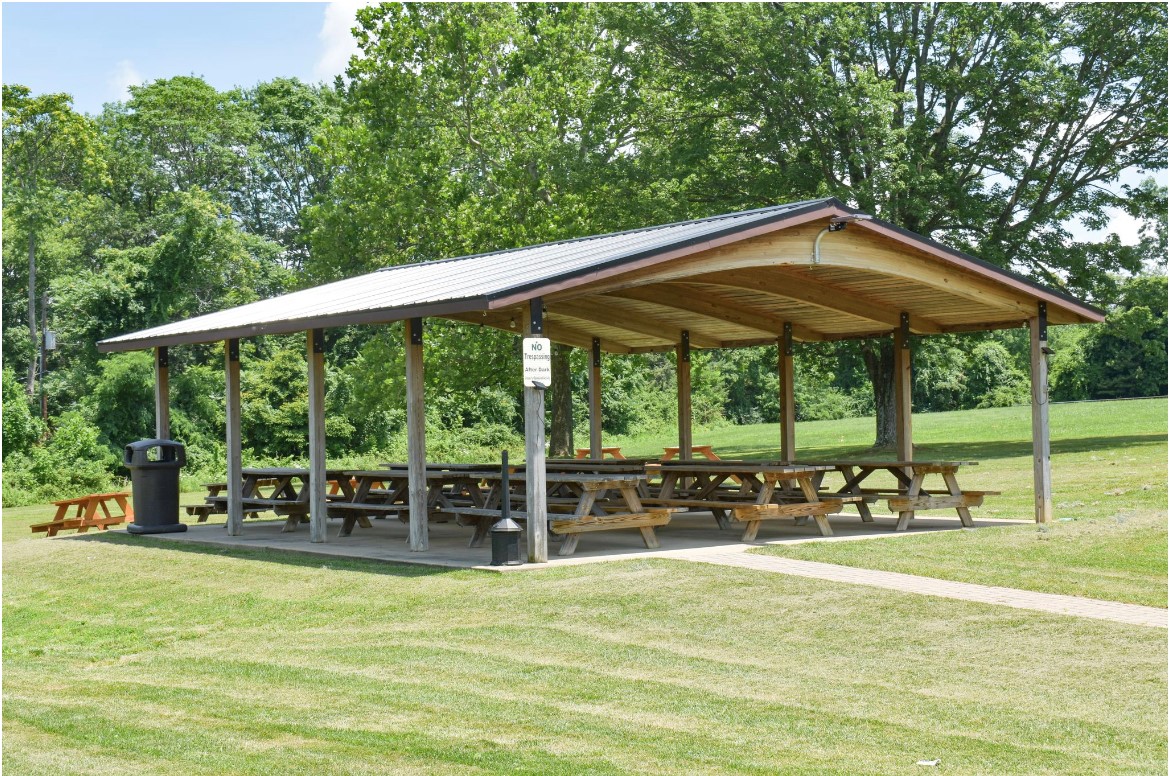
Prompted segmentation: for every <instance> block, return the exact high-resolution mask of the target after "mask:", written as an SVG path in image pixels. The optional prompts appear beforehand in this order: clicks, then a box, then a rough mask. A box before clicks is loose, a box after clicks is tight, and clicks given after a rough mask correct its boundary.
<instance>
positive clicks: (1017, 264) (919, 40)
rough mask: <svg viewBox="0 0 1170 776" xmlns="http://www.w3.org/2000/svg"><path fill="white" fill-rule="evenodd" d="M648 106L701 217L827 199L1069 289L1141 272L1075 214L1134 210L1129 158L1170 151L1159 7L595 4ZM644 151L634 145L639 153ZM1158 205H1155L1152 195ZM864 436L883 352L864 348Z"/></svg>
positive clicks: (883, 378)
mask: <svg viewBox="0 0 1170 776" xmlns="http://www.w3.org/2000/svg"><path fill="white" fill-rule="evenodd" d="M606 13H607V14H609V15H610V16H611V18H612V23H613V24H614V25H616V26H620V27H621V28H622V29H624V30H627V31H631V34H632V35H633V37H635V38H636V39H637V40H638V42H639V46H638V49H637V50H638V56H639V58H640V60H641V61H640V63H639V64H638V65H636V67H637V68H638V69H639V70H640V71H642V72H644V73H648V74H649V73H653V74H655V76H656V78H655V80H654V83H653V90H654V93H655V94H656V95H658V96H659V99H656V100H653V101H650V100H648V101H647V102H648V103H649V104H651V105H652V106H653V111H652V115H650V116H649V117H648V118H649V120H648V121H647V122H646V123H645V124H643V125H642V132H641V134H640V135H639V143H640V144H641V145H642V147H644V148H647V149H650V150H649V153H651V154H652V155H654V156H655V157H656V158H658V159H659V160H662V162H663V163H664V164H665V165H666V166H667V169H671V168H672V169H673V171H674V177H675V178H676V179H677V180H680V181H682V182H683V190H682V192H681V193H682V195H683V196H686V197H688V198H691V199H692V200H694V201H697V202H703V203H709V204H710V209H711V210H712V211H719V210H723V209H730V208H733V207H747V206H760V205H767V204H773V203H775V202H781V201H785V200H794V199H801V198H804V197H809V196H823V195H828V194H831V195H835V196H838V197H840V198H842V199H843V200H845V201H847V202H850V203H852V204H854V205H856V206H858V207H860V208H862V209H863V210H866V211H868V212H873V213H876V214H877V215H879V216H881V217H883V218H885V219H887V220H890V221H893V222H894V223H897V224H900V225H902V226H904V227H906V228H907V229H910V230H912V231H915V232H919V233H921V234H925V235H927V236H930V237H934V238H936V239H941V240H943V241H944V242H948V243H950V244H952V245H955V246H956V247H958V248H961V249H964V250H967V251H970V252H972V253H974V254H976V255H979V256H981V257H983V258H985V259H987V260H989V261H992V262H994V263H996V264H998V265H1000V266H1002V267H1005V268H1011V269H1016V270H1020V271H1023V272H1026V273H1028V274H1029V275H1031V276H1032V277H1034V278H1036V279H1038V280H1041V281H1044V282H1046V283H1049V284H1051V285H1055V286H1057V287H1060V288H1065V289H1068V290H1070V291H1073V292H1076V293H1082V294H1088V295H1090V296H1094V295H1097V294H1107V293H1108V292H1109V290H1110V286H1109V284H1108V283H1107V282H1106V283H1105V284H1104V285H1102V278H1107V277H1108V273H1115V272H1117V271H1119V270H1126V271H1130V272H1133V271H1137V270H1138V269H1140V266H1141V260H1142V251H1140V250H1138V249H1136V248H1128V247H1126V246H1124V245H1122V244H1121V243H1120V242H1119V241H1117V240H1116V238H1113V239H1106V240H1102V241H1099V242H1083V243H1075V244H1071V245H1070V243H1072V237H1071V234H1070V232H1069V229H1068V227H1069V224H1070V223H1071V222H1073V221H1076V220H1081V221H1084V222H1086V223H1087V224H1088V225H1090V226H1100V225H1103V224H1104V223H1105V221H1106V216H1107V213H1108V209H1109V208H1114V207H1117V208H1123V209H1128V210H1130V212H1138V213H1140V214H1141V215H1142V216H1143V217H1150V216H1151V215H1152V214H1153V213H1156V212H1157V210H1156V205H1154V206H1153V207H1150V206H1149V202H1148V198H1147V197H1145V196H1144V195H1143V194H1142V193H1141V192H1137V191H1135V190H1134V189H1130V188H1127V187H1125V186H1120V185H1119V184H1118V177H1119V175H1120V174H1121V173H1122V172H1124V171H1126V170H1139V171H1140V170H1156V169H1162V168H1164V167H1165V161H1166V131H1165V116H1166V68H1165V62H1166V22H1167V19H1166V8H1165V7H1164V6H1161V5H1145V4H1110V5H1101V4H1069V5H1051V6H1050V5H1037V4H1030V5H995V4H974V5H970V4H967V5H960V4H949V3H938V4H934V3H928V4H894V3H888V4H848V5H846V4H833V5H811V4H810V5H804V4H770V5H760V4H744V5H732V4H711V5H681V4H665V5H629V6H614V7H611V8H607V9H606ZM643 152H644V153H645V152H646V151H643ZM1163 210H1164V207H1163ZM862 347H863V348H864V352H865V354H866V363H867V365H868V367H869V373H870V377H871V379H872V380H873V382H874V390H875V400H876V403H877V416H878V418H877V421H878V429H877V443H878V444H889V443H891V442H892V439H893V407H892V401H893V391H892V387H891V386H892V379H893V378H892V376H893V370H892V349H891V347H890V343H889V342H887V341H883V342H879V343H871V344H868V345H863V346H862Z"/></svg>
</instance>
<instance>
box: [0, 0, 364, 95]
mask: <svg viewBox="0 0 1170 776" xmlns="http://www.w3.org/2000/svg"><path fill="white" fill-rule="evenodd" d="M361 5H365V3H361V2H357V1H356V0H344V1H343V2H332V3H229V2H217V3H12V2H5V3H4V4H3V9H2V16H0V19H2V24H3V78H4V83H9V84H12V83H17V84H23V85H25V86H28V87H29V88H30V89H32V91H33V92H34V93H44V92H65V93H67V94H70V95H72V96H73V105H74V107H75V108H76V109H77V110H79V111H82V112H84V113H89V114H96V113H99V112H101V109H102V105H103V104H104V103H107V102H113V101H118V100H125V99H126V98H127V97H128V93H127V91H126V88H127V87H128V86H132V85H135V84H141V83H145V82H147V81H152V80H154V79H157V78H170V77H172V76H176V75H191V74H194V75H197V76H201V77H202V78H203V79H204V80H206V81H207V82H208V83H210V84H211V85H212V86H215V87H216V88H217V89H228V88H231V87H233V86H251V85H253V84H256V83H258V82H260V81H266V80H268V79H271V78H274V77H276V76H295V77H297V78H300V79H301V80H303V81H332V80H333V77H334V76H336V75H339V74H341V73H342V72H343V71H344V70H345V65H346V63H347V62H348V61H349V57H350V54H352V53H353V52H354V51H356V47H355V45H354V42H353V36H352V35H351V34H350V30H351V28H352V27H353V26H354V13H355V11H356V9H357V8H358V7H360V6H361Z"/></svg>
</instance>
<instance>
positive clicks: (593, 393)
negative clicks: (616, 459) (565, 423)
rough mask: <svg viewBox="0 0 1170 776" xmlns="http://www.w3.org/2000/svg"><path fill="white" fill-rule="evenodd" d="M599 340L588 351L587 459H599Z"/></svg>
mask: <svg viewBox="0 0 1170 776" xmlns="http://www.w3.org/2000/svg"><path fill="white" fill-rule="evenodd" d="M601 455H602V453H601V340H599V339H597V338H596V337H595V338H594V339H593V342H592V347H590V349H589V457H590V458H596V459H598V460H600V459H601Z"/></svg>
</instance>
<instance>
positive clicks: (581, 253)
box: [98, 199, 833, 351]
mask: <svg viewBox="0 0 1170 776" xmlns="http://www.w3.org/2000/svg"><path fill="white" fill-rule="evenodd" d="M830 202H833V200H829V199H822V200H807V201H803V202H794V203H789V204H786V205H778V206H775V207H767V208H760V209H758V210H749V211H744V212H741V213H731V214H728V215H722V216H712V217H710V218H703V219H698V220H695V221H683V222H679V223H674V224H666V225H663V226H653V227H647V228H644V229H635V230H631V231H627V232H616V233H612V234H603V235H596V236H592V237H581V238H577V239H572V240H563V241H560V242H555V243H546V244H543V245H534V246H531V247H527V248H516V249H511V250H504V251H496V252H493V253H486V254H477V255H474V256H464V257H460V258H455V259H443V260H440V261H430V262H425V263H420V264H404V265H401V266H397V267H388V268H386V269H381V270H378V271H376V272H371V273H368V274H365V275H359V276H358V277H353V278H348V279H346V280H339V281H337V282H334V283H327V284H325V285H322V286H317V287H315V288H307V289H304V290H302V291H295V292H293V293H290V294H284V295H282V296H278V297H273V298H271V299H263V300H261V301H258V302H253V303H251V304H246V305H242V306H240V307H233V308H231V309H228V310H220V311H218V312H214V313H209V314H207V315H201V316H198V317H196V318H189V319H187V320H184V321H176V322H174V323H168V324H165V325H162V326H156V327H154V328H150V329H145V330H143V331H138V332H133V333H131V334H123V335H121V336H117V337H111V338H109V339H105V340H102V341H101V342H99V343H98V348H99V349H100V350H103V351H110V350H132V349H136V348H142V347H151V346H154V345H165V344H178V343H179V342H208V341H215V340H218V339H224V338H227V337H229V336H247V335H248V334H251V333H256V334H261V333H265V332H278V331H279V332H287V331H296V330H298V329H309V328H318V327H322V326H329V325H339V323H346V322H353V321H354V320H356V319H358V318H360V319H362V320H365V321H367V322H369V321H372V320H382V321H386V322H389V321H395V320H401V319H403V318H406V317H411V315H412V314H417V312H418V311H419V310H423V309H428V308H438V310H441V309H445V308H446V307H448V306H450V307H452V308H456V307H458V308H459V310H468V309H481V308H482V307H484V306H485V305H486V300H487V299H490V298H492V297H496V296H500V295H503V294H505V293H507V292H511V291H515V290H517V289H521V288H524V287H528V286H533V285H539V284H543V283H547V282H549V281H552V280H556V279H559V278H563V277H566V276H573V275H575V274H578V273H581V272H586V271H590V270H593V269H596V268H598V267H603V266H607V265H610V264H614V263H620V262H621V261H622V260H623V259H627V258H629V257H632V256H641V255H647V254H653V253H655V252H658V251H662V250H666V249H670V248H674V247H678V246H681V245H686V244H690V243H694V242H699V241H703V240H705V239H709V238H711V237H713V236H715V235H719V234H723V233H727V232H735V231H739V230H740V229H745V228H748V227H750V226H753V225H756V224H760V223H766V222H767V221H769V220H772V219H776V218H777V217H781V216H784V215H788V214H791V213H793V212H795V211H797V210H801V209H804V208H809V207H812V208H815V207H819V206H822V205H825V204H828V203H830ZM438 310H436V313H437V312H438ZM459 310H456V309H452V310H451V311H452V312H455V311H459ZM379 311H385V315H384V316H378V315H377V313H378V312H379Z"/></svg>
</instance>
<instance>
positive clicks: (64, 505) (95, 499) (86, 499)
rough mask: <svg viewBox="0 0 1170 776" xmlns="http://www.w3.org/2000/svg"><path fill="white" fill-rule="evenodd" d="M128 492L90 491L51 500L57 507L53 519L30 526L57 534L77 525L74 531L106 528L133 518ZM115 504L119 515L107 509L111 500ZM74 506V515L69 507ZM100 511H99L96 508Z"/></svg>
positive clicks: (48, 533)
mask: <svg viewBox="0 0 1170 776" xmlns="http://www.w3.org/2000/svg"><path fill="white" fill-rule="evenodd" d="M129 498H130V494H129V493H90V494H89V495H86V496H78V497H77V498H67V499H61V500H60V501H54V502H53V504H54V506H56V507H57V512H56V514H54V515H53V519H52V520H50V521H49V522H47V523H37V524H35V525H32V526H30V528H32V532H33V533H39V532H41V531H44V533H45V535H46V536H56V535H57V532H58V531H62V530H70V529H76V530H77V533H86V532H87V531H88V530H89V529H90V528H98V529H101V530H103V531H105V530H106V529H107V528H109V527H110V526H111V525H119V524H121V523H125V522H127V521H132V520H133V519H134V509H133V508H132V507H131V506H130V502H129ZM111 501H112V502H114V503H115V504H117V505H118V508H119V509H121V510H122V513H121V514H120V515H115V514H112V513H111V512H110V506H109V505H110V502H111ZM71 509H72V510H74V513H73V516H70V515H69V510H71ZM99 510H100V511H101V513H102V515H104V517H103V516H101V515H98V511H99Z"/></svg>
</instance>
